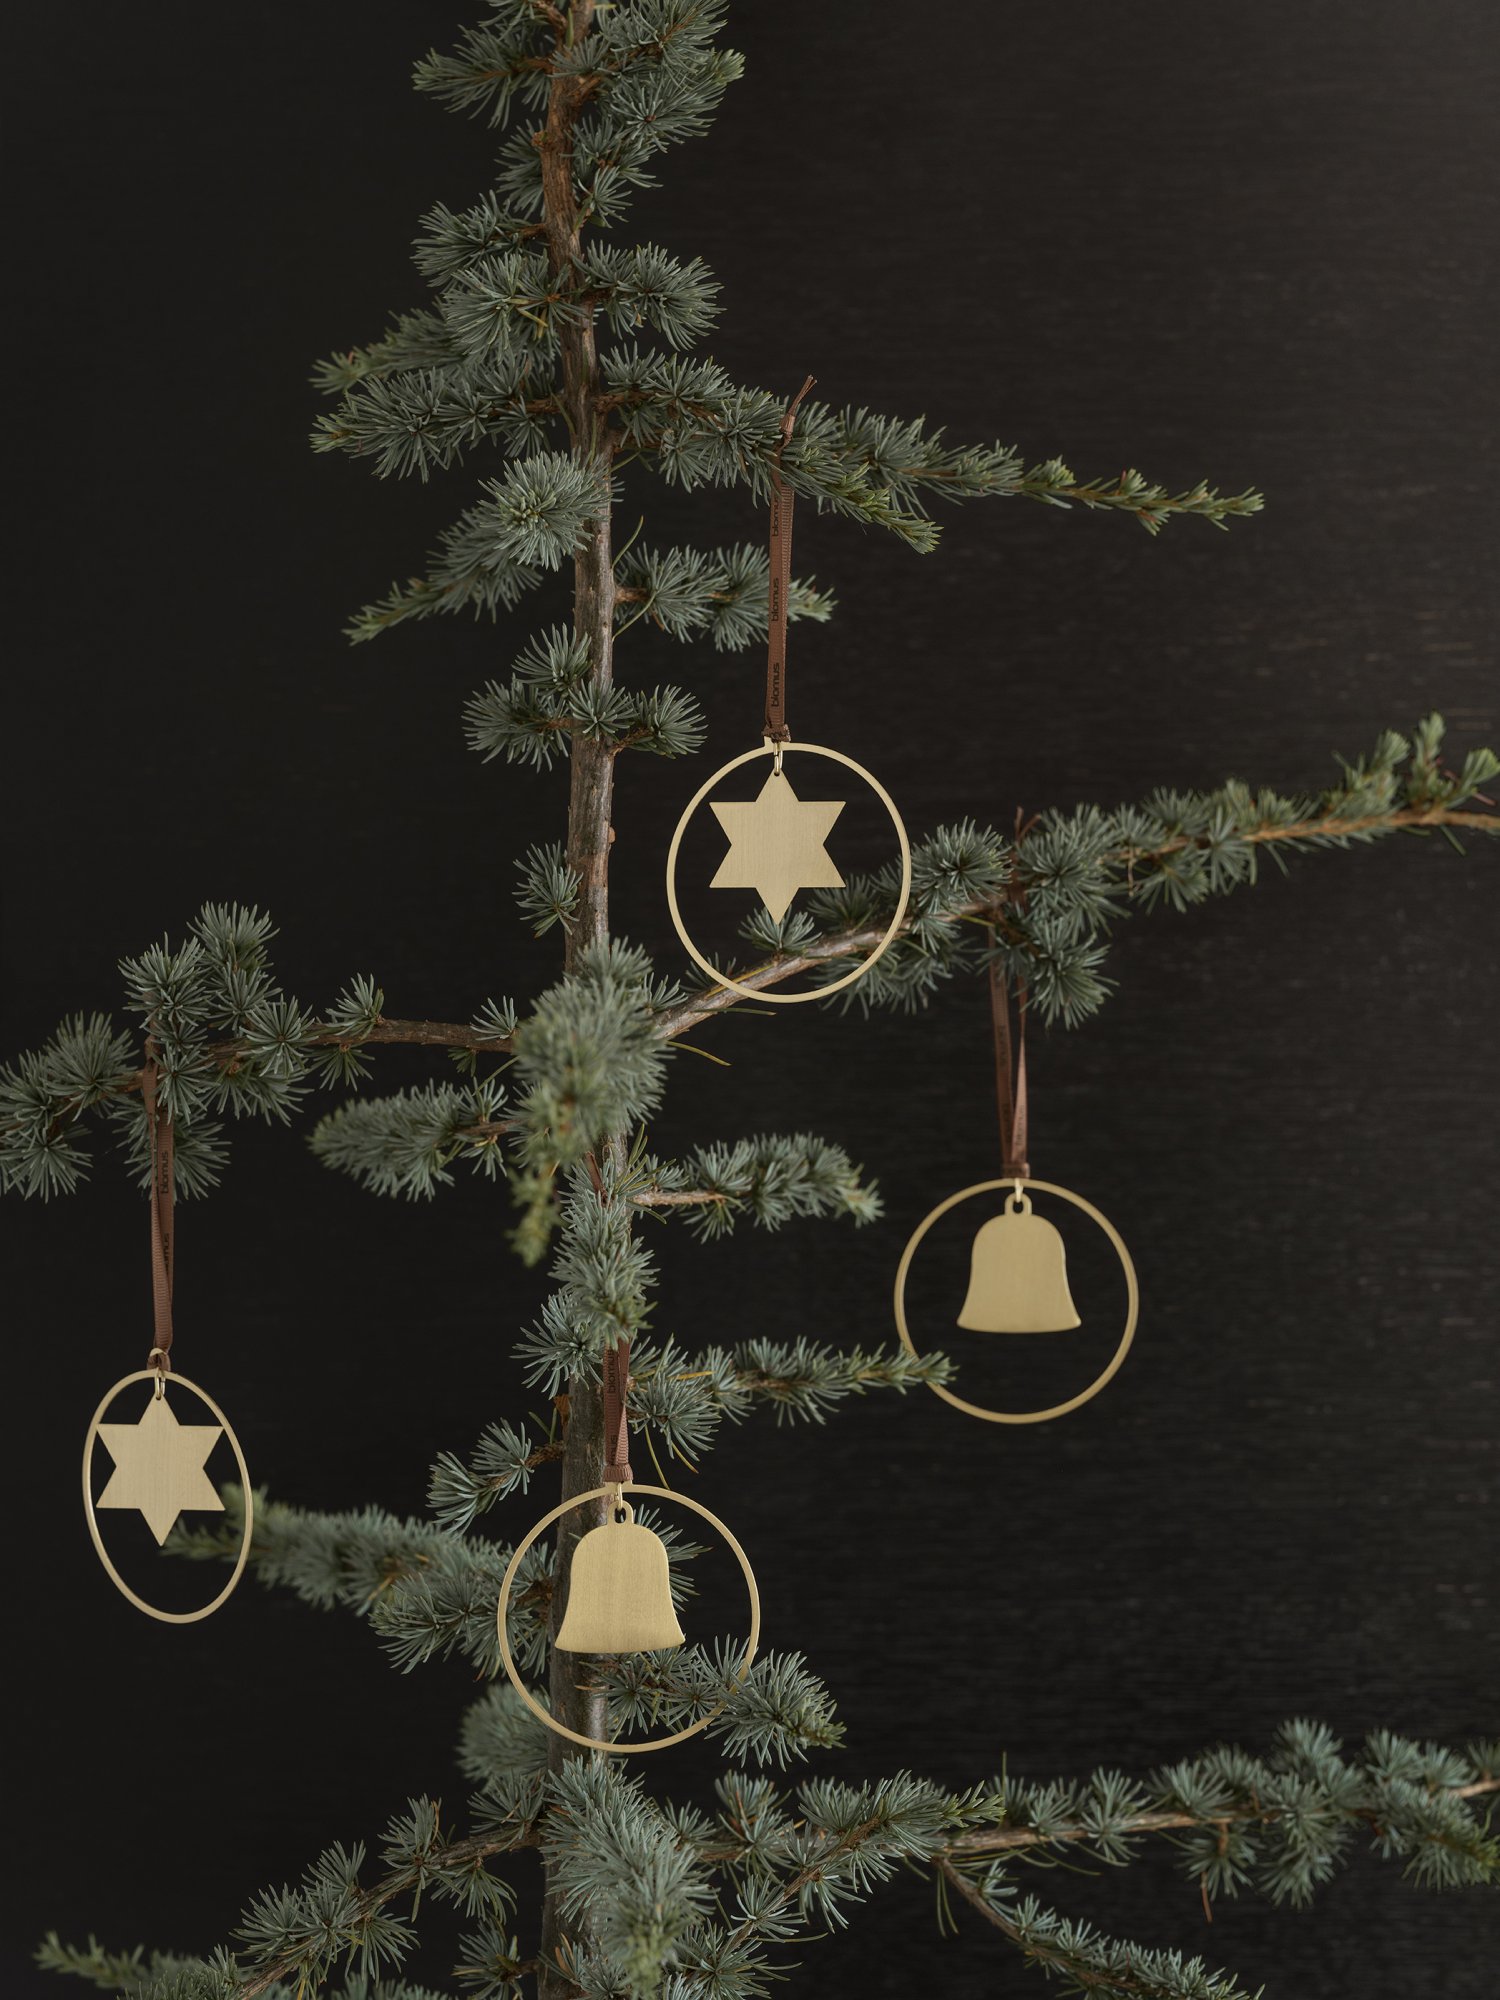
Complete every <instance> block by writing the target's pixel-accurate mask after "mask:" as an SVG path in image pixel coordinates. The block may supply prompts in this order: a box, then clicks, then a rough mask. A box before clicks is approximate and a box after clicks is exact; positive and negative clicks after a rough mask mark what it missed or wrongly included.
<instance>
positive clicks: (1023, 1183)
mask: <svg viewBox="0 0 1500 2000" xmlns="http://www.w3.org/2000/svg"><path fill="white" fill-rule="evenodd" d="M999 1188H1012V1189H1019V1188H1028V1189H1029V1188H1039V1189H1040V1190H1041V1192H1042V1193H1043V1194H1055V1195H1057V1196H1058V1197H1059V1198H1060V1199H1061V1200H1063V1201H1069V1202H1071V1203H1072V1204H1073V1206H1074V1207H1075V1208H1080V1209H1082V1210H1083V1212H1084V1214H1085V1215H1087V1216H1088V1217H1090V1219H1091V1220H1092V1221H1094V1222H1096V1223H1097V1224H1098V1225H1099V1227H1100V1228H1101V1229H1102V1230H1103V1231H1104V1234H1105V1235H1106V1236H1107V1237H1108V1239H1109V1241H1110V1244H1111V1245H1112V1246H1113V1249H1114V1252H1115V1255H1116V1256H1117V1257H1118V1258H1119V1260H1120V1267H1121V1269H1122V1270H1123V1271H1124V1273H1125V1300H1126V1303H1125V1331H1124V1332H1123V1333H1122V1334H1121V1335H1120V1343H1119V1345H1118V1347H1116V1349H1115V1351H1114V1353H1113V1354H1112V1355H1111V1356H1110V1358H1109V1360H1108V1361H1107V1362H1106V1363H1105V1365H1104V1367H1103V1368H1102V1369H1101V1370H1100V1372H1099V1373H1098V1374H1097V1375H1096V1376H1095V1377H1094V1379H1093V1381H1092V1382H1090V1384H1089V1385H1088V1387H1087V1388H1086V1389H1084V1390H1082V1391H1081V1392H1080V1393H1079V1394H1078V1395H1076V1396H1070V1397H1069V1398H1068V1400H1067V1401H1066V1402H1065V1403H1054V1404H1053V1405H1052V1407H1051V1408H1050V1409H1046V1410H987V1409H985V1408H984V1407H983V1406H982V1405H981V1404H979V1403H969V1402H966V1401H965V1400H964V1398H963V1397H962V1396H956V1395H954V1393H953V1391H952V1390H951V1389H946V1388H944V1387H943V1386H942V1384H941V1383H938V1382H929V1383H928V1384H927V1386H928V1388H929V1389H930V1390H931V1391H932V1393H933V1395H934V1396H941V1397H942V1399H943V1401H944V1402H945V1403H951V1404H952V1405H953V1407H954V1409H955V1410H962V1411H964V1412H965V1414H966V1415H968V1416H971V1417H979V1418H981V1419H982V1420H983V1421H984V1422H985V1423H987V1424H1044V1423H1047V1422H1048V1421H1049V1420H1050V1419H1051V1418H1053V1417H1065V1416H1066V1415H1067V1414H1068V1412H1069V1411H1070V1410H1076V1409H1078V1408H1079V1407H1080V1405H1081V1404H1084V1403H1087V1402H1090V1401H1092V1399H1093V1398H1094V1397H1095V1396H1097V1395H1098V1393H1099V1391H1100V1390H1101V1389H1102V1388H1103V1387H1104V1386H1105V1384H1106V1383H1108V1382H1110V1381H1112V1380H1113V1379H1114V1377H1115V1375H1116V1374H1117V1373H1118V1372H1119V1369H1120V1365H1121V1363H1122V1362H1123V1361H1124V1359H1125V1356H1126V1355H1127V1354H1128V1353H1129V1352H1130V1343H1131V1342H1132V1341H1133V1340H1134V1339H1135V1328H1136V1321H1137V1320H1138V1319H1139V1317H1140V1305H1141V1291H1140V1284H1139V1282H1138V1280H1137V1278H1136V1275H1135V1265H1134V1264H1133V1263H1132V1262H1131V1257H1130V1252H1129V1251H1128V1250H1127V1249H1126V1248H1125V1239H1124V1237H1123V1236H1121V1234H1120V1232H1119V1230H1118V1229H1116V1228H1115V1226H1114V1224H1113V1223H1112V1222H1111V1221H1110V1219H1109V1217H1108V1216H1107V1215H1105V1214H1103V1213H1102V1212H1101V1211H1100V1210H1099V1209H1097V1208H1095V1206H1094V1204H1093V1203H1092V1202H1091V1201H1085V1200H1084V1198H1083V1196H1082V1195H1081V1194H1074V1192H1073V1190H1072V1189H1071V1188H1065V1187H1059V1186H1058V1184H1057V1182H1056V1181H1035V1180H1030V1179H1028V1178H1026V1177H1024V1176H1023V1177H1021V1178H1019V1179H1018V1178H1017V1176H1016V1175H1014V1174H1007V1175H1006V1177H1005V1179H1004V1180H999V1181H975V1183H974V1184H973V1186H972V1187H966V1188H960V1189H959V1191H958V1193H957V1194H950V1195H949V1197H948V1199H947V1200H946V1201H940V1202H939V1203H938V1205H937V1207H936V1208H934V1209H933V1210H932V1211H931V1212H930V1213H929V1214H927V1215H925V1216H923V1218H922V1220H921V1221H920V1222H919V1223H918V1224H917V1226H916V1228H915V1229H914V1230H913V1231H912V1233H911V1235H910V1237H909V1238H908V1239H907V1244H906V1248H905V1249H904V1250H903V1251H902V1252H901V1262H900V1263H899V1265H898V1266H897V1267H896V1295H895V1307H896V1331H897V1332H898V1333H899V1334H900V1336H901V1345H902V1346H903V1347H904V1348H905V1349H906V1351H907V1353H908V1354H909V1355H910V1356H911V1357H912V1359H913V1360H914V1361H920V1360H921V1358H922V1357H921V1355H920V1354H919V1353H918V1352H917V1348H916V1344H915V1342H914V1341H913V1340H912V1337H911V1330H910V1328H909V1327H908V1326H907V1323H906V1278H907V1273H908V1272H909V1271H910V1269H911V1265H912V1259H913V1258H914V1257H915V1256H916V1253H917V1249H918V1247H919V1245H920V1244H921V1241H922V1239H923V1237H924V1236H925V1235H926V1234H927V1232H928V1230H929V1229H931V1227H932V1225H933V1224H934V1223H935V1222H937V1221H939V1220H940V1219H941V1218H942V1217H943V1216H945V1215H946V1214H947V1213H948V1211H949V1209H950V1208H957V1207H958V1205H959V1203H960V1202H963V1201H969V1200H971V1199H972V1198H973V1197H974V1196H975V1195H980V1194H992V1193H994V1192H995V1191H996V1190H997V1189H999Z"/></svg>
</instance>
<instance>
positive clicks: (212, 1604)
mask: <svg viewBox="0 0 1500 2000" xmlns="http://www.w3.org/2000/svg"><path fill="white" fill-rule="evenodd" d="M133 1382H154V1383H155V1384H156V1394H155V1395H154V1396H153V1398H152V1400H151V1402H150V1403H148V1404H147V1406H146V1413H145V1417H143V1418H142V1420H141V1424H142V1425H143V1424H144V1423H145V1418H146V1417H150V1416H151V1415H152V1413H153V1411H154V1410H155V1407H156V1405H157V1404H164V1403H165V1401H166V1393H167V1384H168V1383H170V1384H171V1385H172V1387H173V1388H177V1389H186V1390H187V1391H188V1393H189V1394H190V1395H193V1396H196V1397H197V1398H198V1400H199V1402H200V1403H202V1404H203V1405H204V1407H205V1408H206V1409H207V1410H209V1411H210V1412H211V1414H212V1415H213V1417H214V1419H215V1421H216V1423H217V1425H218V1428H219V1430H220V1431H221V1432H222V1433H223V1435H224V1437H225V1438H226V1439H227V1440H228V1443H229V1448H230V1450H231V1451H232V1452H233V1453H234V1462H235V1465H236V1467H237V1468H238V1471H239V1475H240V1487H241V1490H242V1491H243V1493H244V1495H245V1528H244V1533H243V1534H242V1535H241V1536H240V1547H239V1554H238V1555H237V1556H236V1558H235V1564H234V1569H233V1570H232V1572H231V1573H230V1578H229V1581H228V1583H226V1584H225V1586H224V1588H223V1589H222V1590H221V1591H220V1592H219V1594H218V1596H217V1597H215V1598H211V1599H210V1601H209V1602H208V1603H207V1604H205V1605H202V1606H201V1607H200V1608H199V1609H198V1610H197V1611H161V1610H158V1609H157V1607H156V1605H154V1604H149V1603H148V1602H147V1601H146V1599H145V1598H144V1597H141V1596H140V1595H139V1594H138V1593H137V1592H136V1591H134V1590H132V1589H131V1587H130V1585H129V1584H128V1583H127V1582H126V1581H125V1579H124V1577H123V1576H121V1574H120V1572H119V1571H118V1570H117V1569H116V1568H115V1566H114V1563H113V1562H112V1561H111V1560H110V1555H109V1551H108V1550H107V1549H106V1548H105V1546H104V1537H103V1536H102V1535H101V1534H100V1532H99V1522H98V1519H97V1515H96V1508H97V1507H98V1506H100V1505H117V1506H121V1507H127V1506H129V1507H134V1506H137V1505H139V1504H140V1500H139V1498H138V1497H135V1496H134V1495H132V1496H131V1497H123V1498H121V1499H120V1500H118V1501H114V1502H111V1501H108V1500H107V1499H106V1495H107V1493H108V1491H109V1488H108V1487H106V1488H105V1491H104V1493H101V1494H100V1496H99V1500H98V1501H97V1502H96V1501H95V1499H94V1493H93V1486H92V1483H91V1480H90V1474H91V1472H92V1470H93V1463H94V1447H95V1445H96V1444H97V1443H98V1441H99V1434H100V1431H101V1429H105V1428H107V1429H110V1430H112V1431H115V1432H116V1433H117V1434H118V1433H120V1432H124V1431H135V1430H139V1429H140V1428H141V1425H123V1424H122V1425H109V1426H106V1425H105V1424H104V1415H105V1412H106V1411H107V1410H108V1408H109V1406H110V1404H111V1403H113V1402H114V1400H115V1398H116V1396H118V1395H119V1394H120V1392H121V1391H122V1390H123V1389H128V1388H129V1387H130V1386H131V1384H132V1383H133ZM168 1407H169V1406H168ZM172 1425H173V1428H175V1429H177V1430H178V1431H180V1432H185V1433H190V1432H191V1431H192V1430H195V1429H199V1428H207V1427H206V1426H197V1425H192V1426H186V1427H183V1426H178V1425H177V1424H176V1420H175V1416H173V1418H172ZM217 1443H218V1438H217V1437H214V1438H213V1439H211V1440H209V1441H208V1442H207V1443H206V1445H205V1446H204V1449H203V1459H206V1458H207V1455H208V1452H209V1451H211V1450H212V1449H213V1447H214V1445H215V1444H217ZM105 1449H106V1450H110V1451H112V1450H113V1446H112V1444H111V1441H110V1440H109V1439H108V1438H106V1439H105ZM203 1459H199V1460H198V1462H197V1464H196V1466H194V1465H192V1464H188V1465H187V1466H186V1468H185V1476H186V1477H187V1479H188V1480H189V1481H193V1480H195V1479H201V1480H202V1481H203V1482H204V1484H205V1485H206V1486H207V1488H208V1491H209V1492H210V1493H211V1494H212V1495H213V1498H212V1502H211V1504H212V1506H213V1507H215V1508H222V1505H223V1503H222V1501H220V1499H219V1498H218V1495H217V1493H216V1492H214V1489H213V1486H212V1483H211V1482H210V1481H209V1480H208V1475H207V1473H206V1472H205V1471H204V1470H203ZM181 1470H182V1468H179V1472H181ZM121 1471H122V1466H121V1463H120V1461H119V1460H118V1459H117V1460H116V1467H115V1473H114V1475H113V1478H112V1480H111V1482H110V1483H111V1484H113V1483H114V1480H115V1479H118V1478H119V1477H120V1475H121ZM144 1477H145V1479H146V1480H147V1482H148V1483H149V1482H150V1477H151V1475H150V1471H149V1469H148V1470H147V1471H146V1473H145V1474H144ZM145 1497H146V1500H147V1504H146V1505H145V1506H141V1512H142V1513H144V1514H146V1518H147V1521H148V1525H150V1526H151V1528H152V1532H153V1533H154V1534H156V1539H157V1541H158V1542H161V1541H164V1540H165V1539H166V1535H167V1532H168V1530H169V1529H170V1526H171V1521H172V1520H175V1518H176V1514H177V1511H178V1506H177V1505H175V1504H174V1501H177V1500H179V1499H180V1494H179V1493H178V1492H176V1491H174V1492H172V1493H169V1495H168V1496H167V1497H166V1498H165V1499H163V1495H162V1492H161V1489H160V1487H159V1486H158V1487H157V1489H156V1490H155V1492H154V1493H148V1494H146V1495H145ZM191 1504H192V1499H191V1494H189V1498H188V1505H189V1506H190V1505H191ZM205 1504H208V1503H205ZM153 1505H157V1506H165V1507H166V1508H168V1509H170V1510H171V1519H169V1520H167V1524H166V1526H165V1527H163V1528H161V1529H160V1530H159V1531H158V1529H157V1526H156V1522H155V1519H153V1516H152V1512H151V1511H150V1510H151V1507H152V1506H153ZM83 1510H84V1514H85V1516H86V1517H87V1520H88V1524H89V1534H90V1536H91V1537H92V1539H93V1543H94V1548H95V1551H96V1553H97V1554H98V1557H99V1560H100V1562H102V1563H103V1565H104V1568H105V1571H106V1573H107V1574H108V1576H109V1579H110V1581H111V1582H112V1583H113V1584H114V1586H115V1588H116V1589H117V1590H118V1591H119V1592H120V1593H121V1595H122V1596H124V1597H127V1598H129V1600H130V1602H131V1603H132V1604H133V1605H134V1606H135V1608H136V1610H137V1611H144V1612H145V1614H146V1616H147V1617H148V1618H158V1619H160V1620H161V1622H162V1623H163V1624H164V1625H196V1624H197V1622H198V1620H199V1619H200V1618H208V1617H210V1616H211V1615H212V1614H213V1613H214V1612H215V1611H217V1610H218V1609H219V1607H220V1605H221V1604H223V1603H224V1602H225V1601H226V1599H227V1598H228V1597H229V1595H230V1593H231V1592H232V1591H233V1589H234V1587H235V1585H236V1584H237V1583H238V1582H239V1580H240V1578H241V1577H242V1576H243V1575H244V1574H245V1564H246V1563H247V1562H248V1561H249V1559H250V1540H251V1536H252V1534H253V1533H254V1529H255V1496H254V1494H253V1493H252V1492H251V1490H250V1468H249V1467H248V1466H247V1465H246V1463H245V1454H244V1452H243V1451H241V1449H240V1441H239V1439H238V1438H237V1437H236V1436H235V1434H234V1427H233V1425H232V1424H231V1423H230V1421H229V1419H228V1417H226V1416H225V1414H224V1412H223V1411H222V1410H221V1409H220V1408H219V1406H218V1404H217V1403H216V1402H215V1401H214V1399H213V1397H212V1396H210V1395H209V1393H208V1391H207V1390H206V1389H200V1388H199V1387H198V1384H197V1383H196V1382H190V1381H189V1380H188V1378H187V1376H186V1375H177V1374H172V1375H163V1374H161V1373H160V1371H159V1370H157V1369H155V1368H137V1369H136V1371H135V1373H134V1374H133V1375H122V1376H121V1377H120V1379H119V1381H118V1382H116V1384H115V1385H114V1387H113V1388H112V1389H110V1390H109V1391H108V1392H107V1393H106V1394H105V1396H104V1398H103V1400H102V1401H101V1403H100V1404H99V1407H98V1409H97V1410H95V1412H94V1415H93V1421H92V1422H91V1423H90V1425H89V1427H88V1433H87V1435H86V1436H85V1438H84V1440H83Z"/></svg>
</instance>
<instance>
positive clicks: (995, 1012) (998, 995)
mask: <svg viewBox="0 0 1500 2000" xmlns="http://www.w3.org/2000/svg"><path fill="white" fill-rule="evenodd" d="M989 931H990V949H991V951H992V952H993V951H994V948H995V927H994V925H993V924H991V925H990V927H989ZM1026 1006H1027V998H1026V988H1025V986H1024V985H1023V984H1022V983H1021V982H1020V981H1019V980H1018V981H1017V982H1016V1025H1015V1030H1014V1033H1012V1030H1011V1020H1010V974H1009V973H1008V972H1007V971H1006V969H1005V967H1004V965H1003V964H1002V963H1001V961H1000V959H999V958H998V957H992V958H991V959H990V1018H991V1020H992V1021H993V1022H994V1026H995V1100H996V1105H997V1107H998V1109H999V1113H1000V1153H1001V1162H1002V1165H1001V1171H1002V1173H1003V1174H1004V1175H1005V1177H1006V1179H1007V1180H1009V1179H1012V1178H1019V1179H1020V1180H1029V1179H1030V1178H1031V1165H1030V1162H1029V1161H1028V1159H1027V1157H1026V1142H1027V1126H1028V1104H1027V1095H1026Z"/></svg>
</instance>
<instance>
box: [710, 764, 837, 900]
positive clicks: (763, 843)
mask: <svg viewBox="0 0 1500 2000" xmlns="http://www.w3.org/2000/svg"><path fill="white" fill-rule="evenodd" d="M711 803H712V805H713V813H714V818H715V819H716V820H717V821H718V822H719V825H720V826H721V827H722V828H723V829H724V831H725V833H726V834H728V836H729V852H728V853H727V854H726V855H725V856H724V859H723V860H722V861H721V862H720V864H719V872H718V874H717V875H715V877H714V879H713V881H712V882H710V883H709V885H708V886H709V887H710V888H711V889H754V890H755V891H756V893H757V894H758V895H759V897H760V899H761V901H762V902H763V903H764V904H765V906H766V910H767V912H768V914H769V916H770V918H771V921H772V923H776V924H779V923H780V922H781V920H782V918H783V917H784V916H785V915H786V913H787V911H788V910H789V909H790V908H791V906H792V899H793V897H794V896H795V895H796V894H797V891H798V890H799V889H842V888H843V886H844V878H843V876H842V875H841V874H840V873H839V871H838V869H837V868H836V867H835V866H834V864H833V862H832V860H831V859H830V858H829V855H828V850H827V848H826V847H825V846H824V842H825V841H826V840H827V838H828V836H829V834H830V833H832V831H833V826H834V821H835V820H836V819H837V818H838V816H839V814H840V813H841V812H842V811H843V810H844V804H845V801H844V800H843V799H799V798H798V796H797V794H796V793H795V792H794V791H793V790H792V783H791V780H790V778H788V777H787V775H786V773H785V772H784V771H774V770H773V771H772V773H771V775H770V776H769V777H768V778H767V779H766V782H765V783H764V784H763V785H762V786H761V788H760V792H759V795H758V796H757V797H756V798H754V799H747V800H735V801H733V802H732V803H731V802H728V801H725V802H720V801H719V800H717V799H715V800H713V801H712V802H711Z"/></svg>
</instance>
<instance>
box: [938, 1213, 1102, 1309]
mask: <svg viewBox="0 0 1500 2000" xmlns="http://www.w3.org/2000/svg"><path fill="white" fill-rule="evenodd" d="M958 1324H959V1325H960V1326H961V1327H964V1328H965V1329H966V1330H967V1331H968V1332H970V1333H1064V1332H1066V1331H1067V1330H1068V1328H1069V1327H1074V1326H1080V1325H1081V1324H1082V1322H1081V1320H1080V1319H1079V1317H1078V1309H1077V1307H1076V1306H1075V1305H1074V1304H1073V1294H1072V1293H1071V1292H1070V1291H1069V1290H1068V1257H1067V1252H1066V1250H1065V1249H1064V1247H1063V1240H1062V1237H1061V1235H1060V1234H1059V1233H1058V1231H1057V1230H1056V1229H1055V1228H1054V1227H1053V1226H1052V1224H1051V1223H1050V1222H1048V1221H1047V1220H1046V1218H1045V1217H1044V1216H1040V1215H1033V1214H1032V1212H1031V1202H1030V1199H1029V1197H1028V1196H1026V1195H1024V1194H1013V1195H1012V1196H1011V1198H1010V1200H1009V1201H1008V1202H1007V1203H1006V1204H1005V1207H1004V1208H1003V1209H1002V1210H1001V1211H1000V1213H999V1214H998V1215H992V1216H991V1217H990V1219H989V1221H988V1222H982V1223H981V1224H980V1225H979V1233H978V1234H977V1235H976V1236H975V1238H974V1249H973V1252H972V1254H971V1260H970V1265H969V1291H968V1296H967V1297H966V1298H965V1300H964V1303H963V1309H962V1311H961V1312H960V1313H959V1315H958Z"/></svg>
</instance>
